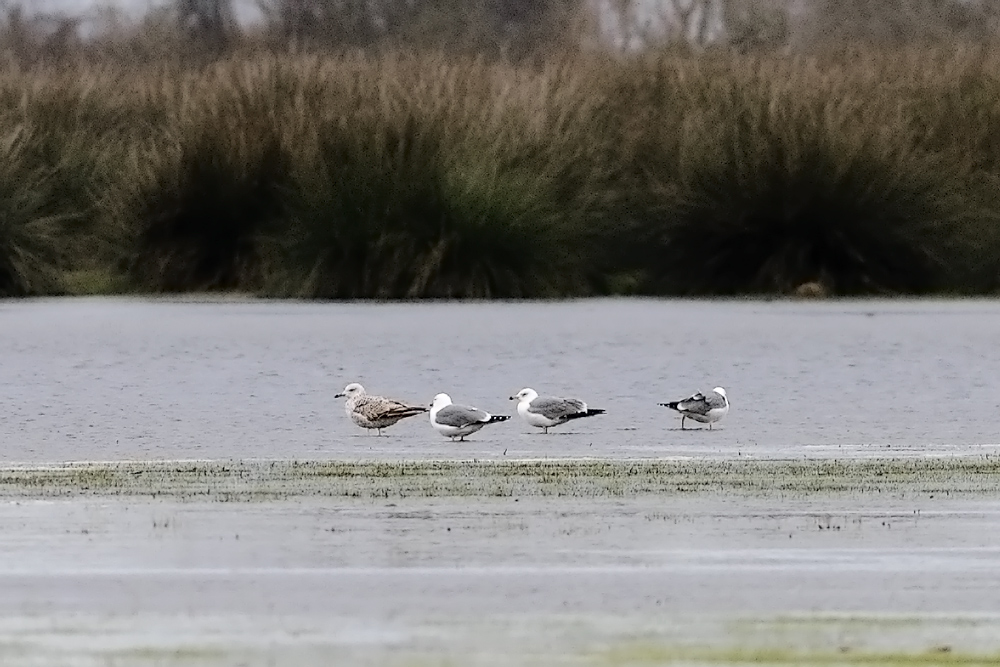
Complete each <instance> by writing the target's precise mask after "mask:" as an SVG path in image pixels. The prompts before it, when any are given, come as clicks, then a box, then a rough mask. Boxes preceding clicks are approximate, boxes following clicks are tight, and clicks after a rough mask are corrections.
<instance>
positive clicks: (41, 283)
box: [0, 125, 65, 296]
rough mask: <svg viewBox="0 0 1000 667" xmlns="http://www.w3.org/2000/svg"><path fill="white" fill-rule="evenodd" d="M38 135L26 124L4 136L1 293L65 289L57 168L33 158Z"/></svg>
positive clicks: (0, 152)
mask: <svg viewBox="0 0 1000 667" xmlns="http://www.w3.org/2000/svg"><path fill="white" fill-rule="evenodd" d="M33 143H34V137H33V134H32V131H31V130H30V129H29V128H27V127H26V126H24V125H16V126H13V127H7V128H6V129H5V131H4V133H3V134H2V135H0V295H3V296H27V295H35V294H51V293H54V292H58V291H60V288H61V285H60V272H59V269H60V268H61V267H60V265H61V263H62V260H63V253H62V250H61V248H60V244H59V237H60V234H61V231H62V224H63V222H64V221H65V216H58V215H55V214H53V213H52V212H51V210H50V199H51V198H52V197H53V196H54V195H55V190H54V188H53V184H54V182H55V179H54V176H53V174H54V173H55V171H56V168H55V167H45V166H42V165H39V164H38V163H37V161H36V160H34V159H33V158H32V148H33V146H32V145H33Z"/></svg>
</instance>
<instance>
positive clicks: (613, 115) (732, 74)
mask: <svg viewBox="0 0 1000 667" xmlns="http://www.w3.org/2000/svg"><path fill="white" fill-rule="evenodd" d="M998 122H1000V53H997V52H994V51H993V50H990V49H988V48H986V47H975V48H973V47H967V48H966V47H955V48H949V49H946V50H945V49H930V48H920V49H917V48H913V49H896V50H888V51H887V50H865V51H857V52H850V53H839V54H835V55H831V54H827V55H823V56H814V57H807V56H780V55H740V54H734V53H729V52H717V53H716V52H708V53H702V54H697V55H695V54H678V53H658V54H642V55H638V56H635V57H612V56H607V55H598V54H582V55H581V54H575V55H572V56H565V57H552V58H550V59H548V60H545V61H542V62H535V63H526V64H522V65H511V64H502V63H495V62H487V61H485V60H483V59H477V58H472V57H460V56H454V55H444V54H441V53H437V52H402V51H400V52H388V53H383V54H380V55H359V54H355V55H340V56H333V55H298V56H291V55H268V54H245V55H233V56H231V57H229V58H228V59H224V60H220V61H217V62H213V63H210V64H204V65H198V66H194V65H183V64H178V63H170V64H149V65H138V66H125V65H123V64H119V63H114V62H110V61H109V62H107V63H93V62H91V63H79V64H75V65H74V64H66V63H62V64H60V65H58V66H37V67H32V68H26V69H18V68H8V69H7V70H5V71H4V72H2V73H0V153H2V154H3V155H2V156H0V157H2V160H0V187H2V190H0V293H2V294H6V295H33V294H57V293H92V292H121V291H141V292H183V291H199V290H239V291H245V292H252V293H256V294H260V295H264V296H282V297H303V298H332V299H349V298H378V299H400V298H539V297H542V298H544V297H562V296H583V295H592V294H609V293H643V294H671V295H719V294H723V295H732V294H784V293H791V292H793V291H795V290H796V289H797V288H799V287H800V286H802V285H803V284H815V285H818V286H819V287H820V291H821V292H824V293H830V294H842V295H856V294H926V293H948V294H984V293H993V292H995V291H996V289H997V283H998V273H1000V272H998V264H1000V234H998V229H1000V227H998V225H997V222H998V216H1000V196H998V192H1000V188H998V186H1000V132H998V131H997V129H998V127H1000V125H998Z"/></svg>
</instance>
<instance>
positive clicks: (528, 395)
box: [510, 387, 604, 433]
mask: <svg viewBox="0 0 1000 667" xmlns="http://www.w3.org/2000/svg"><path fill="white" fill-rule="evenodd" d="M510 400H512V401H517V414H519V415H521V418H522V419H523V420H524V421H526V422H528V423H529V424H531V425H532V426H536V427H538V428H540V429H542V431H543V432H544V433H548V432H549V429H550V428H552V427H553V426H559V425H560V424H565V423H566V422H568V421H570V420H573V419H581V418H583V417H593V416H594V415H601V414H604V410H598V409H596V408H588V407H587V404H586V403H584V402H583V401H581V400H580V399H578V398H555V397H552V396H539V395H538V392H537V391H535V390H534V389H532V388H531V387H525V388H524V389H522V390H521V391H519V392H517V393H516V394H515V395H513V396H511V397H510Z"/></svg>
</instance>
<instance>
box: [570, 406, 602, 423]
mask: <svg viewBox="0 0 1000 667" xmlns="http://www.w3.org/2000/svg"><path fill="white" fill-rule="evenodd" d="M603 414H604V410H598V409H597V408H587V411H586V412H575V413H573V414H571V415H566V421H569V420H571V419H582V418H584V417H593V416H594V415H603Z"/></svg>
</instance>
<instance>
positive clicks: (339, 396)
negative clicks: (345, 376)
mask: <svg viewBox="0 0 1000 667" xmlns="http://www.w3.org/2000/svg"><path fill="white" fill-rule="evenodd" d="M344 396H347V394H334V395H333V397H334V398H343V397H344Z"/></svg>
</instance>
